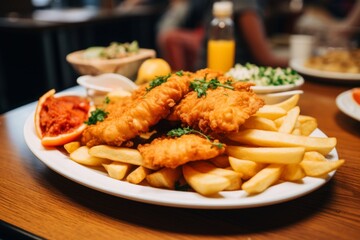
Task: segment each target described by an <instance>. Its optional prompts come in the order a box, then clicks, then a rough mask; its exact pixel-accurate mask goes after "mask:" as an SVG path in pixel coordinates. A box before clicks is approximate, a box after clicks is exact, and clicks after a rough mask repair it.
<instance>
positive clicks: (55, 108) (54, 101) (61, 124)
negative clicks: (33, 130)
mask: <svg viewBox="0 0 360 240" xmlns="http://www.w3.org/2000/svg"><path fill="white" fill-rule="evenodd" d="M89 109H90V102H89V101H88V100H87V99H86V98H84V97H79V96H62V97H56V98H55V97H49V98H47V99H46V101H45V102H44V104H43V105H42V108H41V111H40V128H41V132H42V134H43V136H58V135H60V134H64V133H69V132H72V131H73V130H74V129H76V128H78V127H79V126H80V125H81V124H83V123H84V122H85V121H86V120H87V119H88V113H89Z"/></svg>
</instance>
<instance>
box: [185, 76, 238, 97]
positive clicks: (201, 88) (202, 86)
mask: <svg viewBox="0 0 360 240" xmlns="http://www.w3.org/2000/svg"><path fill="white" fill-rule="evenodd" d="M231 84H232V82H231V81H229V80H228V81H226V82H225V83H224V84H223V83H220V82H219V80H217V79H216V78H213V79H211V80H210V81H206V80H205V78H203V79H195V80H194V81H192V82H191V83H190V88H191V89H193V90H194V91H195V92H197V96H198V98H200V97H202V96H206V90H208V89H209V88H211V89H216V88H217V87H223V88H228V89H234V87H233V86H231Z"/></svg>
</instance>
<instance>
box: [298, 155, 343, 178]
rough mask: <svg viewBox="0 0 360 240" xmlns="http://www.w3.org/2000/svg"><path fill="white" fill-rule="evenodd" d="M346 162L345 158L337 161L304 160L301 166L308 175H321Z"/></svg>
mask: <svg viewBox="0 0 360 240" xmlns="http://www.w3.org/2000/svg"><path fill="white" fill-rule="evenodd" d="M344 162H345V161H344V160H343V159H340V160H337V161H302V162H301V163H300V166H301V167H302V168H303V169H304V172H305V174H306V175H307V176H310V177H319V176H323V175H325V174H328V173H330V172H332V171H334V170H336V169H338V168H339V167H340V166H341V165H343V164H344Z"/></svg>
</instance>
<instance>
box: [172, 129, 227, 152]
mask: <svg viewBox="0 0 360 240" xmlns="http://www.w3.org/2000/svg"><path fill="white" fill-rule="evenodd" d="M190 133H193V134H198V135H200V136H202V137H204V138H206V139H207V140H208V141H209V142H211V143H212V145H214V146H216V147H218V148H222V147H223V145H224V144H222V143H215V142H212V141H211V137H209V136H207V135H205V134H203V133H202V132H200V131H197V130H195V129H192V128H190V127H184V128H176V129H172V130H170V131H169V132H168V133H167V134H166V135H167V136H169V137H181V136H182V135H185V134H190Z"/></svg>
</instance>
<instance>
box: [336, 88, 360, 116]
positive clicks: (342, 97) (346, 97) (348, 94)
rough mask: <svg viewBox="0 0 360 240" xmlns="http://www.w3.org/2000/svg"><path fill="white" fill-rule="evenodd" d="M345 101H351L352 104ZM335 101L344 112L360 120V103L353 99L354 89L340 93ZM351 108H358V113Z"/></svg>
mask: <svg viewBox="0 0 360 240" xmlns="http://www.w3.org/2000/svg"><path fill="white" fill-rule="evenodd" d="M344 101H349V102H350V103H351V104H352V105H348V104H345V103H344ZM335 102H336V105H337V107H338V108H339V109H340V111H341V112H342V113H344V114H345V115H347V116H349V117H351V118H353V119H355V120H358V121H360V105H357V103H356V102H355V100H353V99H352V89H350V90H347V91H344V92H342V93H340V94H339V95H338V96H337V97H336V100H335ZM349 102H348V103H349ZM350 108H354V109H356V108H358V109H359V110H358V111H359V112H358V114H355V113H354V112H353V111H351V109H350Z"/></svg>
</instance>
